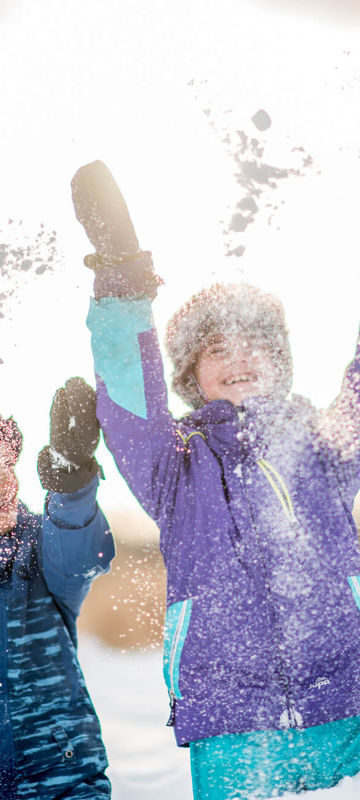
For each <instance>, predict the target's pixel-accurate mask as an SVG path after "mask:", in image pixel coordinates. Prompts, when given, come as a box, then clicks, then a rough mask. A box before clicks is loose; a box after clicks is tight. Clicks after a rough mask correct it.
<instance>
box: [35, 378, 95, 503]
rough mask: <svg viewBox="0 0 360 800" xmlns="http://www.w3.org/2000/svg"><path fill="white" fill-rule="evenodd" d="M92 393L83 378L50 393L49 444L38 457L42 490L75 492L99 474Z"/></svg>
mask: <svg viewBox="0 0 360 800" xmlns="http://www.w3.org/2000/svg"><path fill="white" fill-rule="evenodd" d="M99 436H100V434H99V423H98V420H97V418H96V394H95V392H94V390H93V389H92V388H91V386H88V384H87V383H85V381H84V380H83V378H69V380H67V381H66V383H65V386H64V387H63V388H61V389H58V390H57V392H56V393H55V395H54V399H53V402H52V406H51V410H50V445H48V446H46V447H43V449H42V450H41V452H40V453H39V456H38V463H37V468H38V473H39V478H40V482H41V485H42V487H43V489H47V490H48V491H51V492H76V491H77V490H78V489H82V488H83V487H84V486H86V485H87V484H88V483H90V481H91V480H92V479H93V478H94V477H95V475H97V474H98V473H99V471H100V470H101V468H100V467H99V465H98V463H97V461H96V459H95V458H94V452H95V450H96V448H97V446H98V443H99Z"/></svg>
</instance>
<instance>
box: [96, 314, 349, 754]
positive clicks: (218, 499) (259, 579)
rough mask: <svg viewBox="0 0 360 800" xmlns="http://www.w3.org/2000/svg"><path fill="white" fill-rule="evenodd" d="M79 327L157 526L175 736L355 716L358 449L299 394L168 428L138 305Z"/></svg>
mask: <svg viewBox="0 0 360 800" xmlns="http://www.w3.org/2000/svg"><path fill="white" fill-rule="evenodd" d="M88 325H89V328H90V329H91V332H92V347H93V354H94V362H95V371H96V375H97V386H98V410H97V414H98V417H99V420H100V422H101V425H102V428H103V430H104V434H105V439H106V441H107V444H108V446H109V448H110V450H111V451H112V453H113V455H114V458H115V461H116V463H117V465H118V468H119V470H120V471H121V473H122V474H123V476H124V477H125V479H126V480H127V482H128V484H129V486H130V488H131V489H132V491H133V492H134V493H135V495H136V496H137V497H138V499H139V500H140V502H141V503H142V504H143V506H144V508H145V509H146V511H148V513H149V514H150V515H151V516H153V517H154V519H155V520H156V521H157V522H158V524H159V526H160V531H161V539H160V544H161V549H162V552H163V556H164V560H165V563H166V566H167V572H168V589H167V601H168V610H167V619H166V626H165V644H164V675H165V680H166V682H167V686H168V689H169V693H170V698H171V702H172V707H173V714H172V718H173V721H174V724H175V733H176V737H177V741H178V743H179V744H185V743H187V742H189V741H193V740H196V739H201V738H206V737H209V736H215V735H219V734H223V733H237V732H241V731H251V730H263V729H279V728H282V727H288V726H294V727H308V726H312V725H319V724H322V723H325V722H330V721H332V720H336V719H343V718H345V717H348V716H353V715H359V714H360V692H359V688H360V663H359V658H358V653H359V646H360V619H359V608H360V554H359V548H358V543H357V535H356V530H355V525H354V522H353V519H352V515H351V508H352V503H353V499H354V495H355V493H356V491H357V488H358V487H359V486H360V472H359V450H358V449H355V450H354V452H353V453H352V455H351V457H349V454H347V460H344V458H343V457H342V454H341V452H340V451H337V450H336V448H334V447H333V446H332V445H333V443H332V442H330V443H329V441H328V440H324V439H323V438H321V436H320V435H319V432H318V426H317V416H316V413H315V412H313V411H312V409H311V408H309V407H308V406H307V405H306V403H305V401H302V400H301V399H299V398H294V399H293V400H291V401H281V402H274V401H273V400H271V399H268V398H251V399H248V400H247V401H246V402H244V404H243V405H242V406H241V407H239V408H236V407H235V406H234V405H233V404H232V403H230V402H229V401H222V400H217V401H213V402H211V403H208V404H207V405H205V406H204V407H203V408H201V409H200V410H199V411H196V412H194V413H193V414H191V415H188V416H186V417H184V418H183V420H181V422H180V423H177V422H176V421H175V420H174V419H173V418H172V417H171V415H170V413H169V411H168V409H167V404H166V389H165V384H164V379H163V373H162V364H161V358H160V353H159V348H158V344H157V338H156V333H155V330H154V328H153V324H152V321H151V316H150V310H149V304H148V303H147V301H146V300H133V301H130V300H124V299H118V298H106V299H103V300H101V301H99V302H92V305H91V308H90V312H89V316H88ZM350 473H351V476H350V477H351V479H350V478H349V475H350Z"/></svg>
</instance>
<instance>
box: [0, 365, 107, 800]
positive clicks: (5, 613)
mask: <svg viewBox="0 0 360 800" xmlns="http://www.w3.org/2000/svg"><path fill="white" fill-rule="evenodd" d="M98 439H99V430H98V423H97V420H96V416H95V393H94V392H93V390H92V389H91V388H90V387H89V386H87V384H86V383H85V381H83V380H82V379H80V378H72V379H70V380H69V381H67V383H66V384H65V387H64V388H63V389H60V390H58V391H57V393H56V395H55V398H54V402H53V405H52V409H51V431H50V447H46V448H44V449H43V450H42V451H41V453H40V455H39V462H38V469H39V474H40V479H41V482H42V485H43V487H44V488H46V489H48V490H49V493H48V494H47V497H46V501H45V511H44V516H43V517H41V515H40V514H32V513H30V512H29V511H28V509H27V508H26V506H25V505H23V504H22V503H21V502H19V501H18V498H17V493H18V481H17V478H16V476H15V472H14V469H15V464H16V461H17V459H18V457H19V454H20V450H21V446H22V435H21V433H20V431H19V429H18V427H17V424H16V422H15V421H14V420H13V419H12V418H10V419H3V418H0V625H1V661H0V691H1V693H2V698H1V716H2V719H1V746H0V798H1V800H18V799H19V798H24V799H25V798H26V800H40V798H44V800H45V799H46V800H55V798H60V797H61V799H62V800H63V798H64V800H65V798H71V799H72V800H80V799H81V800H83V798H93V800H100V799H101V800H105V798H109V797H110V784H109V780H108V778H107V777H106V775H105V773H104V771H105V769H106V767H107V759H106V753H105V749H104V745H103V743H102V741H101V733H100V726H99V721H98V719H97V716H96V714H95V711H94V708H93V705H92V703H91V700H90V697H89V695H88V693H87V690H86V685H85V682H84V678H83V675H82V673H81V670H80V666H79V663H78V660H77V656H76V617H77V615H78V614H79V611H80V606H81V603H82V601H83V600H84V598H85V596H86V594H87V592H88V591H89V589H90V585H91V582H92V580H93V578H94V577H95V576H96V575H99V574H101V573H103V572H107V571H108V569H109V563H110V560H111V559H112V558H113V556H114V545H113V541H112V536H111V534H110V532H109V529H108V525H107V522H106V519H105V517H104V516H103V514H102V512H101V511H100V509H99V508H98V506H97V503H96V500H95V497H96V491H97V486H98V472H99V466H98V464H97V462H96V461H95V458H94V457H93V454H94V451H95V449H96V446H97V443H98Z"/></svg>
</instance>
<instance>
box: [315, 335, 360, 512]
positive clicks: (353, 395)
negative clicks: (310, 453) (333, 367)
mask: <svg viewBox="0 0 360 800" xmlns="http://www.w3.org/2000/svg"><path fill="white" fill-rule="evenodd" d="M318 430H319V433H320V437H321V440H322V441H323V443H324V444H325V445H326V446H327V447H328V448H329V450H330V452H332V453H333V456H334V458H335V460H336V461H337V463H338V465H339V468H340V469H341V470H342V474H343V477H344V480H345V482H346V484H347V489H348V491H349V494H350V495H352V497H353V498H354V497H355V495H356V494H357V492H358V490H359V489H360V334H359V336H358V340H357V345H356V351H355V356H354V359H353V361H351V363H350V364H349V366H348V367H347V369H346V371H345V375H344V378H343V382H342V386H341V390H340V393H339V394H338V396H337V397H336V398H335V400H334V401H333V403H331V405H330V406H329V408H328V409H326V411H322V412H320V414H319V419H318Z"/></svg>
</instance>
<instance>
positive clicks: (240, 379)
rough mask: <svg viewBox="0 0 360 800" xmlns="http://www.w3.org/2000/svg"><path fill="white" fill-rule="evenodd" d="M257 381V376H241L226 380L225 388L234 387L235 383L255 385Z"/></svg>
mask: <svg viewBox="0 0 360 800" xmlns="http://www.w3.org/2000/svg"><path fill="white" fill-rule="evenodd" d="M255 381H257V376H256V375H241V376H239V377H236V378H225V380H224V381H223V383H224V386H233V385H234V384H235V383H254V382H255Z"/></svg>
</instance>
